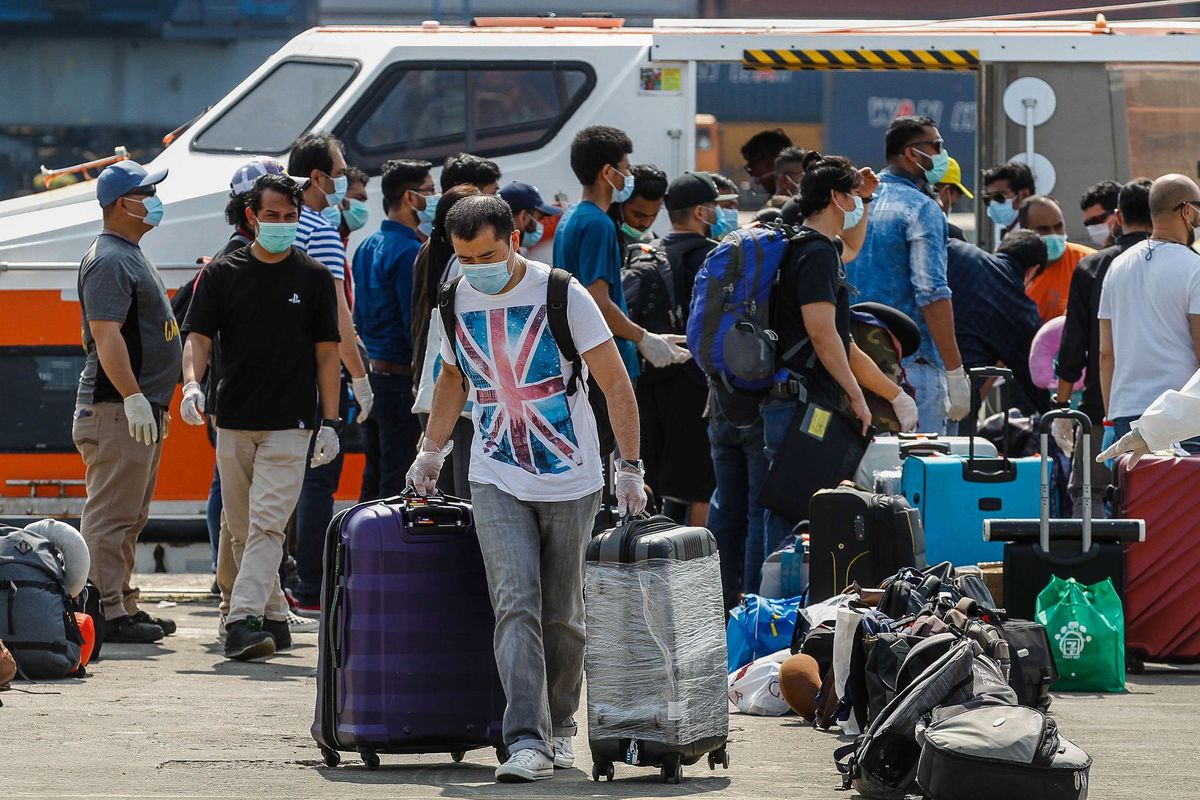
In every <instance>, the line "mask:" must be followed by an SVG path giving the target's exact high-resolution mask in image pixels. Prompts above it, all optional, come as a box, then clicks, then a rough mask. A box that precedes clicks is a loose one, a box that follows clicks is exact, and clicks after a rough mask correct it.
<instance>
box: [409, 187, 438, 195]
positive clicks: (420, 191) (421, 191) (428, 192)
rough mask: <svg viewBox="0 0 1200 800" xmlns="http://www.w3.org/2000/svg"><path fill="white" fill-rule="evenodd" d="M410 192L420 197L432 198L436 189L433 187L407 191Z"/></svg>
mask: <svg viewBox="0 0 1200 800" xmlns="http://www.w3.org/2000/svg"><path fill="white" fill-rule="evenodd" d="M409 191H410V192H416V193H417V194H419V195H421V196H422V197H433V196H434V195H435V194H437V188H436V187H433V186H422V187H421V188H420V189H409Z"/></svg>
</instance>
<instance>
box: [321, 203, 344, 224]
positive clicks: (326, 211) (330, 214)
mask: <svg viewBox="0 0 1200 800" xmlns="http://www.w3.org/2000/svg"><path fill="white" fill-rule="evenodd" d="M321 216H322V217H324V218H325V219H327V220H329V224H330V225H332V226H333V227H335V228H336V227H337V226H339V225H341V224H342V207H341V206H325V207H324V208H322V209H321Z"/></svg>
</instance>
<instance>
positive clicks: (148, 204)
mask: <svg viewBox="0 0 1200 800" xmlns="http://www.w3.org/2000/svg"><path fill="white" fill-rule="evenodd" d="M129 199H130V200H135V201H137V202H139V203H141V204H142V205H143V206H145V208H146V216H144V217H138V219H140V220H141V221H142V222H144V223H146V224H147V225H149V226H150V227H151V228H153V227H154V226H156V225H158V223H160V222H162V218H163V201H162V200H159V199H158V195H156V194H152V195H150V196H149V197H145V198H141V199H139V198H136V197H131V198H129ZM125 213H127V214H128V213H129V212H125ZM129 216H131V217H137V214H130V215H129Z"/></svg>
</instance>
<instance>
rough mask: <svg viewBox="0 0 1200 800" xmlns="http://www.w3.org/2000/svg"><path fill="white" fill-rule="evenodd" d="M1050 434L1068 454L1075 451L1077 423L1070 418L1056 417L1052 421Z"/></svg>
mask: <svg viewBox="0 0 1200 800" xmlns="http://www.w3.org/2000/svg"><path fill="white" fill-rule="evenodd" d="M1050 435H1051V436H1053V437H1054V441H1056V442H1058V446H1059V447H1060V448H1061V449H1062V451H1063V452H1064V453H1066V454H1067V455H1068V456H1070V455H1073V454H1074V453H1075V425H1074V424H1073V423H1072V422H1071V420H1069V419H1056V420H1054V421H1053V422H1051V423H1050Z"/></svg>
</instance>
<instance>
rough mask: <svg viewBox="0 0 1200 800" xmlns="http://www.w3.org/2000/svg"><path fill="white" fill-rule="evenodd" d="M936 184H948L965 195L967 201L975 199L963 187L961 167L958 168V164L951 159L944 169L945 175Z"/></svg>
mask: <svg viewBox="0 0 1200 800" xmlns="http://www.w3.org/2000/svg"><path fill="white" fill-rule="evenodd" d="M938 183H948V184H950V185H951V186H953V187H954V188H956V189H958V190H959V191H960V192H962V193H963V194H964V195H966V197H967V199H968V200H974V199H975V195H973V194H971V191H970V190H969V189H967V187H965V186H963V183H962V167H960V166H959V165H958V162H957V161H955V160H954V159H953V158H951V159H950V165H949V166H948V167H946V174H945V175H944V176H943V177H942V179H941V180H940V181H938Z"/></svg>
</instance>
